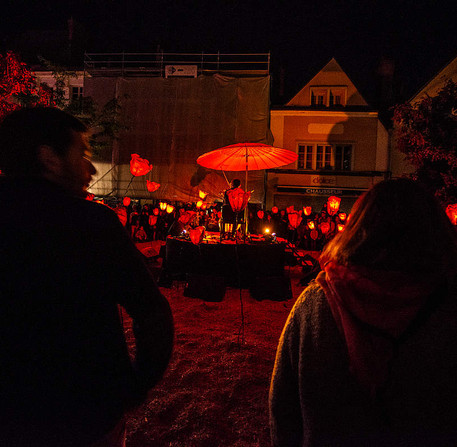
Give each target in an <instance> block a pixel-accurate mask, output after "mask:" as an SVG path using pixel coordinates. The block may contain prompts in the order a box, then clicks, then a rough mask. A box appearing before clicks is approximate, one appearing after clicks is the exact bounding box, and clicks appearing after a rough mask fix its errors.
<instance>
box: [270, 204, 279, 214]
mask: <svg viewBox="0 0 457 447" xmlns="http://www.w3.org/2000/svg"><path fill="white" fill-rule="evenodd" d="M278 211H279V209H278V207H277V206H274V207H273V208H271V212H272V213H273V214H278Z"/></svg>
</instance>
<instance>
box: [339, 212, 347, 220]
mask: <svg viewBox="0 0 457 447" xmlns="http://www.w3.org/2000/svg"><path fill="white" fill-rule="evenodd" d="M338 217H339V218H340V220H346V217H347V214H346V213H339V214H338Z"/></svg>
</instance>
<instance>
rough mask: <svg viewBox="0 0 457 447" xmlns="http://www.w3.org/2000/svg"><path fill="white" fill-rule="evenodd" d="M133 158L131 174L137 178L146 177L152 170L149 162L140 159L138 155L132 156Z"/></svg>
mask: <svg viewBox="0 0 457 447" xmlns="http://www.w3.org/2000/svg"><path fill="white" fill-rule="evenodd" d="M131 157H132V159H131V160H130V172H131V173H132V175H134V176H136V177H138V176H140V175H145V174H147V173H148V172H149V171H150V170H151V169H152V165H151V164H149V161H148V160H146V159H143V158H140V156H139V155H138V154H131Z"/></svg>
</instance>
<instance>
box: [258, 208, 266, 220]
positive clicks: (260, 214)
mask: <svg viewBox="0 0 457 447" xmlns="http://www.w3.org/2000/svg"><path fill="white" fill-rule="evenodd" d="M264 215H265V213H264V212H263V210H259V211H257V217H258V218H259V219H260V220H262V219H263V216H264Z"/></svg>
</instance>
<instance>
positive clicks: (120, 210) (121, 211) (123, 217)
mask: <svg viewBox="0 0 457 447" xmlns="http://www.w3.org/2000/svg"><path fill="white" fill-rule="evenodd" d="M114 212H115V213H116V214H117V217H118V219H119V221H120V222H121V224H122V225H123V226H124V227H125V226H126V225H127V210H126V209H125V208H124V207H123V206H118V207H117V208H115V209H114Z"/></svg>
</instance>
